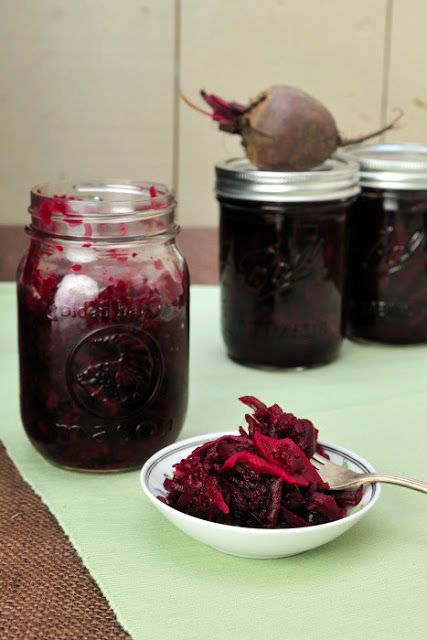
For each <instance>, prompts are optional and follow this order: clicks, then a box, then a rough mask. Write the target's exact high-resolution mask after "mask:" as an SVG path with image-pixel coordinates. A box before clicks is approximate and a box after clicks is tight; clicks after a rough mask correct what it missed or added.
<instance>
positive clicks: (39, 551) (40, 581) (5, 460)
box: [0, 443, 130, 640]
mask: <svg viewBox="0 0 427 640" xmlns="http://www.w3.org/2000/svg"><path fill="white" fill-rule="evenodd" d="M110 639H111V640H129V639H130V636H129V635H128V634H127V633H126V632H125V631H124V630H123V628H122V627H121V626H120V625H119V624H118V622H117V620H116V617H115V615H114V612H113V611H112V610H111V608H110V607H109V605H108V603H107V601H106V600H105V598H104V596H103V595H102V593H101V591H100V590H99V588H98V587H97V585H96V584H95V582H94V581H93V579H92V578H91V576H90V574H89V573H88V571H87V569H86V568H85V567H84V566H83V564H82V562H81V560H80V558H79V557H78V555H77V554H76V552H75V551H74V548H73V547H72V545H71V543H70V541H69V540H68V538H67V536H66V535H65V534H64V532H63V531H62V529H61V528H60V526H59V525H58V523H57V522H56V520H55V518H54V517H53V516H52V514H51V513H50V511H49V510H48V509H47V507H46V506H45V505H44V504H43V503H42V501H41V500H40V498H39V497H38V496H37V495H36V494H35V493H34V491H33V490H32V489H31V487H30V486H29V485H28V484H27V483H26V482H24V480H23V479H22V478H21V476H20V475H19V473H18V471H17V469H16V467H15V465H14V464H13V463H12V461H11V460H10V458H9V457H8V455H7V453H6V451H5V449H4V447H3V446H2V445H1V443H0V640H110Z"/></svg>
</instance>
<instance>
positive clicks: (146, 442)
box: [18, 181, 188, 471]
mask: <svg viewBox="0 0 427 640" xmlns="http://www.w3.org/2000/svg"><path fill="white" fill-rule="evenodd" d="M174 208H175V201H174V198H173V196H172V194H171V193H170V192H169V191H168V189H167V188H166V187H164V186H163V185H158V184H155V185H150V184H148V183H135V182H126V181H118V182H114V183H79V184H59V185H49V184H48V185H43V186H39V187H35V188H34V189H33V190H32V192H31V206H30V209H29V211H30V213H31V225H30V226H29V227H27V231H28V234H29V236H30V246H29V249H28V252H27V254H26V255H25V256H24V258H23V260H22V261H21V264H20V266H19V269H18V305H19V355H20V384H21V415H22V421H23V424H24V427H25V430H26V432H27V435H28V437H29V438H30V440H31V442H32V443H33V445H34V446H35V447H36V448H37V449H38V450H39V451H40V452H41V453H42V454H43V455H44V456H45V457H46V458H48V459H49V460H51V461H52V462H54V463H57V464H58V465H61V466H64V467H68V468H72V469H82V470H90V471H118V470H122V469H131V468H135V467H139V466H140V465H141V464H142V463H143V462H144V461H145V460H146V459H147V458H148V457H149V456H150V455H151V454H152V453H153V452H154V451H156V450H157V449H159V448H161V447H163V446H165V445H167V444H169V443H171V442H173V441H174V440H175V439H176V437H177V436H178V434H179V432H180V429H181V427H182V424H183V420H184V417H185V412H186V406H187V395H188V270H187V266H186V263H185V260H184V257H183V256H182V255H181V253H180V252H179V251H178V249H177V247H176V245H175V236H176V233H177V231H178V227H177V226H176V224H175V223H174Z"/></svg>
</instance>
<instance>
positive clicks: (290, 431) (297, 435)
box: [239, 396, 318, 458]
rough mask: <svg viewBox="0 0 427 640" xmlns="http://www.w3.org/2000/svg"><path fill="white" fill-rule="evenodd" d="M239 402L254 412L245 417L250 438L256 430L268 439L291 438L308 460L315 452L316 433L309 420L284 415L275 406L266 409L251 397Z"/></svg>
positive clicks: (243, 398)
mask: <svg viewBox="0 0 427 640" xmlns="http://www.w3.org/2000/svg"><path fill="white" fill-rule="evenodd" d="M239 400H240V401H241V402H243V404H246V405H247V406H248V407H250V408H251V409H253V411H254V414H253V415H252V416H248V415H247V416H245V418H246V422H247V424H248V427H249V435H250V436H251V437H253V434H254V432H255V431H256V430H258V431H261V433H263V434H264V435H266V436H269V437H270V438H291V440H293V441H294V442H295V443H296V444H297V445H298V446H299V447H300V448H301V449H302V450H303V451H304V453H305V454H306V455H307V456H308V457H309V458H310V457H311V456H312V455H313V453H314V452H315V451H316V448H317V433H318V431H317V429H315V428H314V426H313V423H312V422H311V421H310V420H307V419H305V418H297V417H296V416H294V415H293V414H292V413H285V411H283V409H281V408H280V407H279V405H277V404H274V405H272V406H271V407H267V406H266V405H265V404H264V403H263V402H261V401H260V400H258V399H257V398H254V397H253V396H242V397H241V398H239Z"/></svg>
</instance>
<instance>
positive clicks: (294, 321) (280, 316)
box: [216, 156, 360, 367]
mask: <svg viewBox="0 0 427 640" xmlns="http://www.w3.org/2000/svg"><path fill="white" fill-rule="evenodd" d="M216 176H217V181H216V193H217V198H218V201H219V204H220V277H221V298H222V331H223V337H224V341H225V344H226V347H227V351H228V354H229V356H230V358H232V359H233V360H236V361H238V362H241V363H245V364H254V365H264V366H275V367H305V366H310V365H316V364H323V363H326V362H329V361H331V360H333V359H334V358H335V357H336V355H337V353H338V350H339V348H340V345H341V341H342V334H343V327H342V294H343V285H344V277H345V274H344V260H345V250H346V218H347V210H348V207H349V205H350V204H351V203H352V202H353V201H354V198H355V196H356V195H357V194H358V193H359V190H360V189H359V183H358V166H357V163H355V162H352V161H349V160H345V159H343V158H342V157H340V156H336V157H333V158H331V159H329V160H327V161H326V162H325V163H324V164H323V165H322V166H320V167H318V168H316V169H313V170H310V171H302V172H272V171H259V170H256V169H255V168H254V167H252V166H251V165H250V164H249V162H248V161H247V160H246V159H243V158H237V159H231V160H228V161H227V162H223V163H220V164H218V165H217V166H216Z"/></svg>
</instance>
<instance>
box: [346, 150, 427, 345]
mask: <svg viewBox="0 0 427 640" xmlns="http://www.w3.org/2000/svg"><path fill="white" fill-rule="evenodd" d="M351 155H352V157H353V158H355V159H357V160H358V161H359V162H360V165H361V185H362V193H361V195H360V198H359V199H358V200H357V202H356V203H355V204H354V205H353V206H352V208H351V211H350V216H349V239H350V244H349V247H350V248H349V265H348V286H347V296H346V297H347V303H346V306H347V312H346V315H347V334H348V336H349V337H351V338H362V339H367V340H373V341H379V342H387V343H395V344H399V343H400V344H406V343H407V344H409V343H417V342H427V145H421V144H419V145H417V144H378V145H365V146H361V147H358V148H357V149H354V150H353V151H352V154H351Z"/></svg>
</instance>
